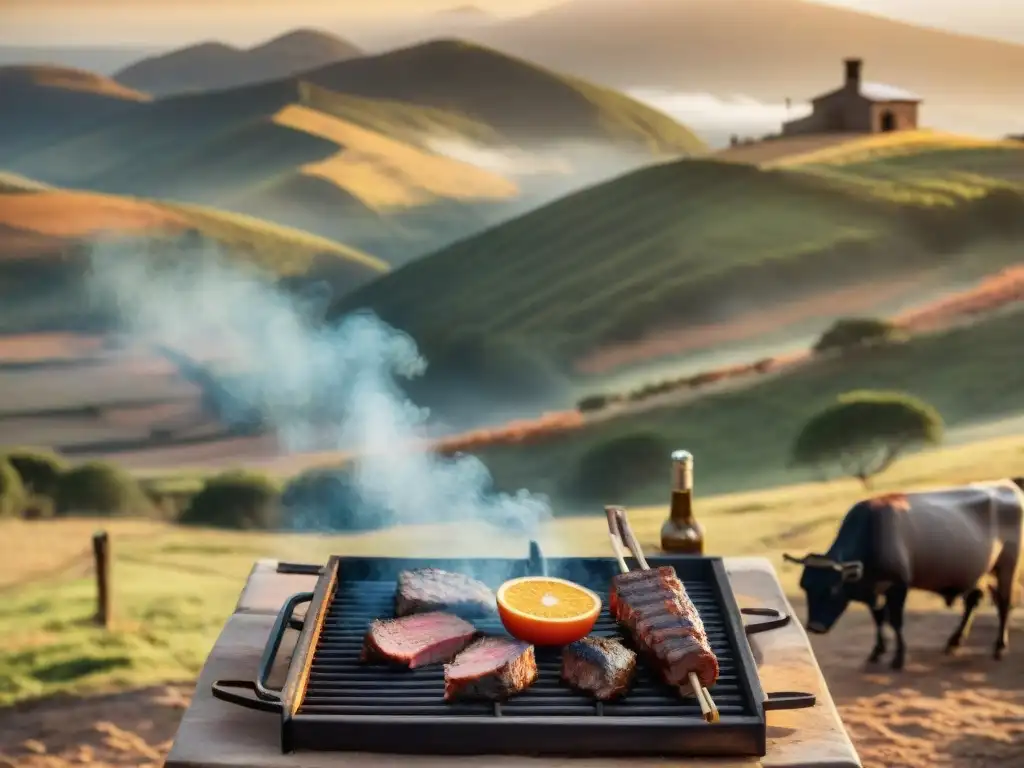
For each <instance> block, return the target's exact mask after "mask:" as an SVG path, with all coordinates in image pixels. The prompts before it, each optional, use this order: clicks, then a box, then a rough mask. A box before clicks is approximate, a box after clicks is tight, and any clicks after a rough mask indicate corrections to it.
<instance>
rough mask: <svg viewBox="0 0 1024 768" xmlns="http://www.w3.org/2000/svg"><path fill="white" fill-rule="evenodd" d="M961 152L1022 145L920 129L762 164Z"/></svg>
mask: <svg viewBox="0 0 1024 768" xmlns="http://www.w3.org/2000/svg"><path fill="white" fill-rule="evenodd" d="M965 149H1009V150H1016V151H1019V152H1024V142H1019V141H1010V140H1001V141H999V140H997V141H993V140H991V139H983V138H978V137H976V136H961V135H959V134H954V133H945V132H943V131H933V130H927V129H921V130H917V131H897V132H894V133H879V134H873V135H869V136H862V137H859V138H856V139H853V140H848V141H840V142H838V143H833V144H827V145H826V146H823V147H819V148H816V149H812V150H810V151H806V152H796V153H793V154H788V155H786V156H783V157H780V158H777V159H774V160H772V161H770V162H765V163H763V165H762V167H766V168H791V167H794V166H801V165H852V164H854V163H865V162H873V161H878V160H885V159H888V158H894V157H903V156H906V155H916V154H919V153H921V152H935V151H944V150H948V151H954V150H965Z"/></svg>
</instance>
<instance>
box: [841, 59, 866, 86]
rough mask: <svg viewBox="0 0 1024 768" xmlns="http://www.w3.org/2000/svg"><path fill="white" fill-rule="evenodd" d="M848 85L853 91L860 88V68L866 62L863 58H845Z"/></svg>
mask: <svg viewBox="0 0 1024 768" xmlns="http://www.w3.org/2000/svg"><path fill="white" fill-rule="evenodd" d="M844 63H845V64H846V87H847V88H849V89H850V90H851V91H859V90H860V68H861V65H862V64H863V63H864V62H863V61H862V60H861V59H845V60H844Z"/></svg>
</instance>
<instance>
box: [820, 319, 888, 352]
mask: <svg viewBox="0 0 1024 768" xmlns="http://www.w3.org/2000/svg"><path fill="white" fill-rule="evenodd" d="M900 336H901V334H900V331H899V328H898V327H897V326H896V325H894V324H893V323H890V322H889V321H888V320H878V319H876V318H871V317H853V318H843V319H841V320H836V321H835V323H833V324H832V327H831V328H829V329H828V330H827V331H825V332H824V333H823V334H821V338H819V339H818V341H817V343H816V344H815V345H814V353H815V354H817V355H820V354H822V353H824V352H831V351H832V350H840V351H846V350H849V349H853V348H855V347H859V346H863V345H865V344H884V343H886V342H890V341H896V340H898V339H899V338H900Z"/></svg>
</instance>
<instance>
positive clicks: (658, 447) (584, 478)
mask: <svg viewBox="0 0 1024 768" xmlns="http://www.w3.org/2000/svg"><path fill="white" fill-rule="evenodd" d="M671 453H672V450H671V447H670V446H669V444H668V442H667V441H666V440H665V439H664V438H662V437H661V436H660V435H657V434H653V433H646V432H639V433H635V434H630V435H623V436H621V437H617V438H614V439H612V440H609V441H608V442H605V443H601V444H599V445H596V446H594V447H593V448H591V449H590V450H589V451H587V452H586V453H585V454H584V455H583V458H582V459H581V460H580V463H579V466H578V468H577V472H576V479H575V482H574V483H573V485H574V488H573V489H572V490H573V495H574V496H575V497H576V498H577V499H579V500H581V501H599V502H603V503H608V504H612V503H616V502H618V501H622V500H623V499H624V498H625V497H626V496H627V495H628V494H630V493H631V492H634V491H636V490H638V489H642V488H643V487H645V486H648V485H650V484H651V483H654V482H657V481H658V480H659V479H661V480H665V479H666V478H667V477H668V475H667V472H668V469H667V467H668V461H669V456H670V455H671Z"/></svg>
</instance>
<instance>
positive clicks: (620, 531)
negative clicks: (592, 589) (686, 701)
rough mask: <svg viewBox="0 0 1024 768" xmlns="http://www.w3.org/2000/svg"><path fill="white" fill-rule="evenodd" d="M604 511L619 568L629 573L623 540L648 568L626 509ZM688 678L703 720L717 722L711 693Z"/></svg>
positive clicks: (716, 711)
mask: <svg viewBox="0 0 1024 768" xmlns="http://www.w3.org/2000/svg"><path fill="white" fill-rule="evenodd" d="M604 513H605V515H606V516H607V518H608V538H609V540H610V541H611V545H612V551H613V552H614V553H615V559H616V560H618V562H619V570H621V571H622V572H623V573H629V564H628V563H627V562H626V554H625V552H624V551H623V540H625V545H626V547H627V548H628V549H629V551H630V554H632V555H633V558H634V559H635V560H636V561H637V563H638V564H639V565H640V568H641V570H645V571H646V570H649V569H650V567H651V566H650V565H648V564H647V558H645V557H644V553H643V549H642V548H641V547H640V542H639V541H637V539H636V536H634V535H633V529H632V528H631V527H630V525H629V519H628V518H627V517H626V510H625V509H623V508H622V507H615V506H608V507H605V508H604ZM689 679H690V687H691V688H693V695H694V696H695V697H696V698H697V703H698V704H700V711H701V714H702V715H703V717H704V721H705V722H707V723H717V722H718V720H719V718H720V715H719V713H718V707H717V706H716V705H715V700H714V699H712V698H711V693H710V692H709V691H708V689H707V688H705V687H704V686H702V685H701V684H700V679H699V678H698V677H697V673H696V672H691V673H690V675H689Z"/></svg>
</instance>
